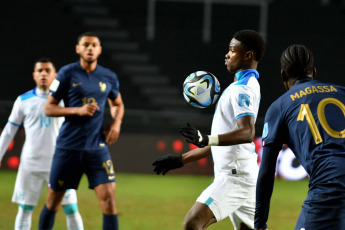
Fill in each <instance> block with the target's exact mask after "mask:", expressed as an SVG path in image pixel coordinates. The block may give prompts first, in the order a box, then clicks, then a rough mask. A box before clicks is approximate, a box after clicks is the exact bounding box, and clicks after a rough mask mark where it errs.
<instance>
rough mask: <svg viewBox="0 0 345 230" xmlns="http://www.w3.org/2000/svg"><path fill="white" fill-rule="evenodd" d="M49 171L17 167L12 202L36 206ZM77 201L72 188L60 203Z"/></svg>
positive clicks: (65, 203)
mask: <svg viewBox="0 0 345 230" xmlns="http://www.w3.org/2000/svg"><path fill="white" fill-rule="evenodd" d="M49 176H50V172H38V171H29V170H23V169H19V170H18V174H17V179H16V183H15V186H14V192H13V196H12V202H14V203H17V204H22V205H32V206H36V205H37V203H38V200H39V198H40V196H41V193H42V191H43V188H44V186H47V184H48V181H49ZM74 203H77V194H76V191H75V190H74V189H68V190H67V191H66V193H65V196H64V198H63V200H62V202H61V204H62V205H67V204H74Z"/></svg>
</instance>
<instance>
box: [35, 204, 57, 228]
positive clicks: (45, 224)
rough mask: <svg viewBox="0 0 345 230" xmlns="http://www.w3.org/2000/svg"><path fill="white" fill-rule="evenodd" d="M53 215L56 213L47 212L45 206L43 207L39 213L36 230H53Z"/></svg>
mask: <svg viewBox="0 0 345 230" xmlns="http://www.w3.org/2000/svg"><path fill="white" fill-rule="evenodd" d="M55 214H56V212H54V211H50V210H48V209H47V206H46V205H44V207H43V209H42V211H41V215H40V220H39V225H38V229H39V230H51V229H52V228H53V225H54V221H55Z"/></svg>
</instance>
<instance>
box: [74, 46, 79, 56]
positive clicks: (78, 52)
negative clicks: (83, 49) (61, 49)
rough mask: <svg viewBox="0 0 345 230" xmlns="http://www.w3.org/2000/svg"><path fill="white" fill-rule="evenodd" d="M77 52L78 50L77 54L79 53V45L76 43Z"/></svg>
mask: <svg viewBox="0 0 345 230" xmlns="http://www.w3.org/2000/svg"><path fill="white" fill-rule="evenodd" d="M75 52H76V53H77V54H79V45H76V46H75Z"/></svg>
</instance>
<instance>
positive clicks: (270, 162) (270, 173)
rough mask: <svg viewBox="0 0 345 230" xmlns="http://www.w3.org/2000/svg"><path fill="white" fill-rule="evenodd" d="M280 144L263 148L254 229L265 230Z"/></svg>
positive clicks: (257, 186)
mask: <svg viewBox="0 0 345 230" xmlns="http://www.w3.org/2000/svg"><path fill="white" fill-rule="evenodd" d="M281 147H282V145H281V144H269V145H267V146H264V148H263V153H262V161H261V165H260V171H259V176H258V181H257V185H256V208H255V218H254V221H255V223H254V226H255V229H257V230H260V229H267V224H266V223H267V219H268V213H269V209H270V200H271V196H272V192H273V184H274V177H275V169H276V162H277V157H278V154H279V151H280V150H281Z"/></svg>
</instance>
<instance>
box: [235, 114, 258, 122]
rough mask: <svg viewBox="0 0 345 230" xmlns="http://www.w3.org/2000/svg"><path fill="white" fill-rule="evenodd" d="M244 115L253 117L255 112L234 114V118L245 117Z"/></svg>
mask: <svg viewBox="0 0 345 230" xmlns="http://www.w3.org/2000/svg"><path fill="white" fill-rule="evenodd" d="M245 116H252V117H255V114H254V113H242V114H240V115H237V116H236V120H238V119H239V118H241V117H245Z"/></svg>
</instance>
